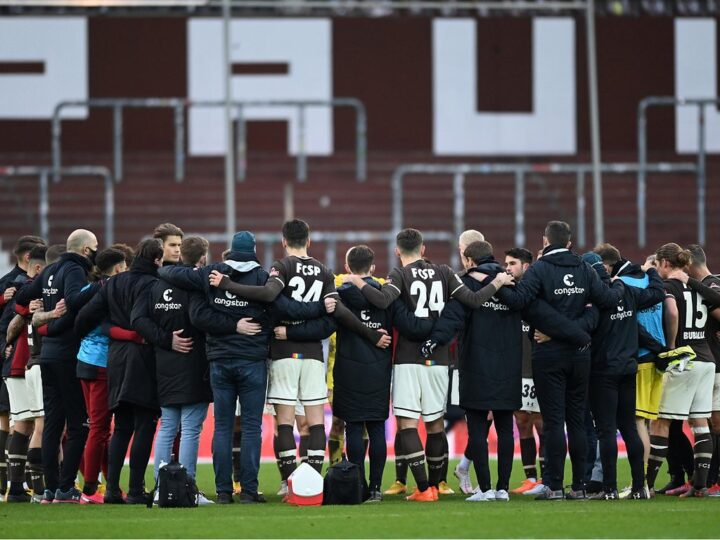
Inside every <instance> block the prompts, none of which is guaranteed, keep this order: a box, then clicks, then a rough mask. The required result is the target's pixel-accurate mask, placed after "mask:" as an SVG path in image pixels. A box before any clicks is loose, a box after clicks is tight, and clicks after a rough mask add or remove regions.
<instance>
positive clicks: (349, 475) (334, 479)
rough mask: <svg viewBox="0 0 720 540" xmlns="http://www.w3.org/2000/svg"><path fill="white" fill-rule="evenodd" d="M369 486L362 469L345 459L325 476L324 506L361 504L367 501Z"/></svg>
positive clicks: (331, 468)
mask: <svg viewBox="0 0 720 540" xmlns="http://www.w3.org/2000/svg"><path fill="white" fill-rule="evenodd" d="M367 493H368V486H367V483H366V482H365V478H364V475H363V473H362V470H361V469H360V467H358V466H357V465H355V464H354V463H351V462H349V461H347V460H345V459H343V460H342V461H341V462H340V463H336V464H335V465H333V466H332V467H330V468H329V469H328V471H327V474H325V482H324V485H323V504H324V505H325V504H360V503H362V502H363V501H365V499H367Z"/></svg>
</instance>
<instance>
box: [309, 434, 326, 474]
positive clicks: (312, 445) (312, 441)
mask: <svg viewBox="0 0 720 540" xmlns="http://www.w3.org/2000/svg"><path fill="white" fill-rule="evenodd" d="M309 431H310V435H309V436H308V442H307V462H308V465H310V466H311V467H312V468H313V469H315V470H316V471H317V472H319V473H322V468H323V462H324V461H325V425H324V424H315V425H314V426H310V429H309Z"/></svg>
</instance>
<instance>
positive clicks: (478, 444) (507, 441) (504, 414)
mask: <svg viewBox="0 0 720 540" xmlns="http://www.w3.org/2000/svg"><path fill="white" fill-rule="evenodd" d="M488 412H489V411H483V410H477V409H467V410H466V412H465V414H466V417H467V424H468V437H469V439H468V446H469V447H470V452H469V453H470V455H471V456H472V460H473V465H474V466H475V474H476V475H477V479H478V487H479V488H480V489H481V490H482V491H487V490H489V489H491V488H492V483H491V481H490V467H489V465H488V443H487V439H488V432H489V431H490V425H491V423H492V422H489V421H488V419H487V417H488ZM493 422H495V431H496V432H497V438H498V447H497V451H498V452H497V453H498V480H497V484H496V487H495V489H498V490H500V489H504V490H505V491H507V490H508V486H509V484H510V474H511V473H512V464H513V452H514V447H515V441H514V439H513V411H493Z"/></svg>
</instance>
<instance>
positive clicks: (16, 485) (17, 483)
mask: <svg viewBox="0 0 720 540" xmlns="http://www.w3.org/2000/svg"><path fill="white" fill-rule="evenodd" d="M29 444H30V437H28V436H27V435H23V434H22V433H19V432H17V431H16V432H14V433H13V434H12V437H10V439H9V441H8V453H7V457H8V460H7V465H8V478H9V480H10V493H12V494H13V495H20V494H22V493H25V488H24V486H23V482H24V481H25V462H26V461H27V451H28V445H29Z"/></svg>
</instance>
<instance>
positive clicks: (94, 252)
mask: <svg viewBox="0 0 720 540" xmlns="http://www.w3.org/2000/svg"><path fill="white" fill-rule="evenodd" d="M88 249H89V248H88ZM96 255H97V249H91V250H90V253H89V254H88V259H90V262H91V263H92V265H93V266H94V265H95V256H96Z"/></svg>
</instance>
